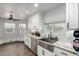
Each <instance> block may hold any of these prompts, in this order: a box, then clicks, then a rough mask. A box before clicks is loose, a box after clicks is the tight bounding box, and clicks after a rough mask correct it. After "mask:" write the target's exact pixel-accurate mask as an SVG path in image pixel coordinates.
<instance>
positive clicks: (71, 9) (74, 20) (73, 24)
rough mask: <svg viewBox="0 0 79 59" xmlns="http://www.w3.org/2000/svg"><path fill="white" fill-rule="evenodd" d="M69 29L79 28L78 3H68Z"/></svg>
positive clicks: (67, 19)
mask: <svg viewBox="0 0 79 59" xmlns="http://www.w3.org/2000/svg"><path fill="white" fill-rule="evenodd" d="M66 23H67V29H76V28H78V3H68V4H66Z"/></svg>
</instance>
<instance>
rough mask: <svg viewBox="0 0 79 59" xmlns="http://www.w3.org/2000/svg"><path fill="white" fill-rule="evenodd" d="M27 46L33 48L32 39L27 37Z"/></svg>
mask: <svg viewBox="0 0 79 59" xmlns="http://www.w3.org/2000/svg"><path fill="white" fill-rule="evenodd" d="M25 45H26V46H28V47H29V48H31V38H30V37H26V39H25Z"/></svg>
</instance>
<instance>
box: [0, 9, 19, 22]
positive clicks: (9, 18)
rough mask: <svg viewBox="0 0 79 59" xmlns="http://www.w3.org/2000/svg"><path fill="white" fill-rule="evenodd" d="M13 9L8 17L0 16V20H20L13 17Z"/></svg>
mask: <svg viewBox="0 0 79 59" xmlns="http://www.w3.org/2000/svg"><path fill="white" fill-rule="evenodd" d="M13 16H14V15H13V10H12V11H10V12H9V17H8V18H5V17H0V20H1V19H2V20H12V21H21V20H20V19H15V18H14V17H13Z"/></svg>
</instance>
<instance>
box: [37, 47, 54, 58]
mask: <svg viewBox="0 0 79 59" xmlns="http://www.w3.org/2000/svg"><path fill="white" fill-rule="evenodd" d="M37 53H38V55H39V56H54V53H53V52H50V51H48V50H47V49H45V48H43V47H41V46H37Z"/></svg>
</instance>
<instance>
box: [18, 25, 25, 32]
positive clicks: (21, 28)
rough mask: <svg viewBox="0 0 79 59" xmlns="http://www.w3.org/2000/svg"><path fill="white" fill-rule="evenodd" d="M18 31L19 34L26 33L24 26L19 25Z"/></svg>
mask: <svg viewBox="0 0 79 59" xmlns="http://www.w3.org/2000/svg"><path fill="white" fill-rule="evenodd" d="M19 29H20V32H21V33H25V32H26V24H19Z"/></svg>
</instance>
